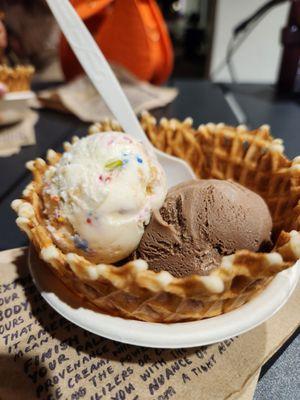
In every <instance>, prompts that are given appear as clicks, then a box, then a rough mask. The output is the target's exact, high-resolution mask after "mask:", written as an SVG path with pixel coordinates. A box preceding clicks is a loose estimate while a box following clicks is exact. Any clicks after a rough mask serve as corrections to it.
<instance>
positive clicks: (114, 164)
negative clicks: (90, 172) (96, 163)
mask: <svg viewBox="0 0 300 400" xmlns="http://www.w3.org/2000/svg"><path fill="white" fill-rule="evenodd" d="M122 165H123V161H122V160H114V161H109V162H108V163H106V164H105V166H104V167H105V169H106V170H108V171H112V170H113V169H115V168H118V167H122Z"/></svg>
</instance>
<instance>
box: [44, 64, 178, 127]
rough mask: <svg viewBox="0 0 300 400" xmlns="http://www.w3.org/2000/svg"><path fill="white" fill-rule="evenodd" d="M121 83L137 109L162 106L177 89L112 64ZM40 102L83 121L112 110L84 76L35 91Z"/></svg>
mask: <svg viewBox="0 0 300 400" xmlns="http://www.w3.org/2000/svg"><path fill="white" fill-rule="evenodd" d="M114 71H115V74H116V75H117V77H118V79H119V81H120V83H121V86H122V88H123V90H124V92H125V94H126V95H127V97H128V99H129V102H130V103H131V105H132V108H133V109H134V111H135V112H136V113H139V112H140V111H143V110H151V109H153V108H158V107H163V106H165V105H166V104H168V103H170V102H172V101H173V100H174V98H175V97H176V96H177V93H178V91H177V89H175V88H166V87H157V86H154V85H151V84H149V83H146V82H142V81H139V80H137V79H136V78H134V77H133V76H132V75H131V74H129V73H128V72H127V71H125V70H124V69H121V68H119V67H118V68H116V67H115V68H114ZM38 98H39V101H40V103H41V105H42V106H45V107H49V108H54V109H56V110H58V111H64V112H70V113H72V114H74V115H76V116H77V117H78V118H79V119H80V120H82V121H85V122H97V121H99V120H100V119H101V118H104V117H112V114H111V112H110V111H109V109H108V108H107V106H106V105H105V103H104V101H103V100H102V99H101V97H100V96H99V94H98V92H97V91H96V90H95V88H94V87H93V85H92V84H91V83H90V81H89V80H88V78H87V77H86V76H81V77H79V78H77V79H75V80H74V81H72V82H70V83H68V84H66V85H64V86H60V87H59V88H58V89H52V90H44V91H42V92H40V93H39V95H38Z"/></svg>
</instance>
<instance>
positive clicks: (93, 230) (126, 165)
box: [42, 132, 167, 263]
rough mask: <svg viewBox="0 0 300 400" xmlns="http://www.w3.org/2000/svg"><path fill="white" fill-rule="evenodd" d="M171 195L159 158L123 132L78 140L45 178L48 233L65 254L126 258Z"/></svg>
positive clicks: (96, 259)
mask: <svg viewBox="0 0 300 400" xmlns="http://www.w3.org/2000/svg"><path fill="white" fill-rule="evenodd" d="M166 193H167V185H166V177H165V174H164V171H163V170H162V167H161V166H160V164H159V163H158V162H157V160H156V158H155V156H154V155H153V154H152V153H149V151H148V150H146V148H145V147H144V146H143V145H142V144H141V143H140V142H137V141H135V140H133V139H132V138H131V137H130V136H128V135H126V134H124V133H120V132H105V133H96V134H94V135H91V136H88V137H85V138H83V139H80V140H79V141H77V142H76V143H74V144H73V145H72V146H71V147H70V149H68V151H66V152H65V153H64V154H63V156H62V158H61V159H60V161H59V162H58V163H57V164H55V165H54V166H52V167H50V168H49V169H48V170H47V172H46V173H45V175H44V190H43V194H42V195H43V200H44V208H45V214H46V215H47V216H48V223H47V228H48V230H49V231H50V232H51V234H52V237H53V239H54V241H55V242H56V243H57V244H58V245H59V246H60V248H63V249H64V251H65V252H70V251H74V249H75V250H76V252H78V253H79V254H81V253H83V254H84V256H85V257H86V258H87V259H90V260H92V261H93V262H97V263H104V262H105V263H112V262H116V261H118V260H121V259H123V258H125V257H127V256H128V255H129V254H130V253H132V251H133V250H135V248H136V247H137V246H138V244H139V241H140V239H141V237H142V235H143V232H144V226H145V225H146V224H148V222H149V220H150V216H151V213H152V211H153V210H155V209H159V208H160V207H161V206H162V204H163V201H164V199H165V196H166Z"/></svg>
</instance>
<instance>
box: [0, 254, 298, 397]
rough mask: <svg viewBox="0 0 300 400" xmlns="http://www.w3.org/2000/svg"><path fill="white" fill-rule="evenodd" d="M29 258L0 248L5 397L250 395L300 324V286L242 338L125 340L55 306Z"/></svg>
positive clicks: (1, 392) (0, 365)
mask: <svg viewBox="0 0 300 400" xmlns="http://www.w3.org/2000/svg"><path fill="white" fill-rule="evenodd" d="M26 257H27V251H26V249H15V250H8V251H5V252H2V253H0V282H1V285H0V377H1V379H0V398H1V399H7V400H10V399H21V400H23V399H34V398H41V399H90V400H99V399H116V400H124V399H129V400H133V399H135V400H138V399H145V400H148V399H160V400H162V399H172V400H173V399H183V398H184V399H186V400H188V399H203V400H225V399H227V400H228V399H230V400H237V399H243V400H250V399H251V398H252V396H253V392H254V389H255V383H256V380H257V377H258V373H259V369H260V367H261V365H262V364H263V363H265V362H266V360H267V359H268V358H269V357H270V356H271V355H272V354H273V353H274V351H276V349H278V348H279V347H280V346H281V345H282V344H283V343H284V341H285V340H286V339H287V338H288V337H289V336H290V335H291V334H292V333H293V332H294V331H295V329H296V328H297V326H298V325H299V322H300V316H299V308H298V307H299V302H300V286H298V287H297V289H296V290H295V292H294V294H293V295H292V297H291V299H290V300H289V302H288V303H287V304H286V305H285V306H284V307H283V309H282V310H281V311H279V312H278V313H277V314H276V315H275V316H274V317H273V318H271V319H270V320H269V321H268V322H266V323H264V324H263V325H261V326H259V327H257V328H255V329H254V330H252V331H250V332H248V333H246V334H244V335H241V336H240V337H236V338H233V339H229V340H225V341H223V342H220V343H217V344H214V345H210V346H204V347H198V348H193V349H176V350H165V349H146V348H142V347H136V346H131V345H125V344H122V343H118V342H114V341H111V340H107V339H104V338H101V337H99V336H96V335H93V334H91V333H88V332H86V331H84V330H82V329H81V328H79V327H76V326H75V325H73V324H72V323H70V322H68V321H67V320H65V319H64V318H62V317H61V316H60V315H58V314H57V313H56V312H55V311H54V310H52V309H51V307H50V306H48V305H47V304H46V303H45V302H44V301H43V300H42V299H41V297H40V295H39V293H38V292H37V290H36V288H35V286H34V284H33V282H32V279H31V276H30V275H29V272H28V268H27V260H26ZM44 268H45V267H44ZM51 277H52V275H50V279H51ZM53 279H54V278H53ZM65 290H66V291H67V289H65Z"/></svg>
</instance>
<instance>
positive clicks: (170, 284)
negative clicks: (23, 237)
mask: <svg viewBox="0 0 300 400" xmlns="http://www.w3.org/2000/svg"><path fill="white" fill-rule="evenodd" d="M141 123H142V125H143V127H144V129H145V131H146V133H147V135H148V136H149V138H150V140H151V141H152V142H153V144H154V145H155V146H156V147H157V148H159V149H161V150H163V151H166V152H167V153H169V154H173V155H176V156H179V157H181V158H183V159H185V160H186V161H187V162H188V163H189V164H190V165H191V166H192V167H193V168H194V170H195V172H196V174H197V176H198V177H199V178H217V179H233V180H234V181H236V182H239V183H241V184H242V185H245V186H247V187H248V188H250V189H252V190H254V191H255V192H257V193H259V194H260V195H261V196H262V197H263V198H264V199H265V201H266V202H267V204H268V206H269V208H270V211H271V214H272V217H273V223H274V232H273V237H274V240H275V243H276V244H275V246H274V249H273V250H272V252H270V253H253V252H250V251H248V250H241V251H237V252H236V253H235V254H233V255H230V256H224V257H223V258H222V261H221V265H220V267H219V268H217V269H215V270H214V271H213V272H211V273H210V275H208V276H199V275H191V276H188V277H185V278H179V279H178V278H175V277H173V276H172V275H170V274H169V273H168V272H166V271H162V272H159V273H156V272H154V271H150V270H149V269H148V266H147V263H146V262H145V261H143V260H135V261H131V262H128V263H126V264H125V265H123V266H121V267H117V266H113V265H106V264H99V265H95V264H93V263H92V262H91V261H89V260H87V259H86V258H85V257H84V256H83V255H82V253H81V255H80V254H76V253H64V252H63V250H62V248H59V247H58V246H57V245H56V244H55V243H54V242H53V239H52V237H51V234H50V233H49V231H48V230H47V228H46V216H45V215H43V208H44V207H43V200H42V196H41V190H42V186H43V182H42V178H43V174H44V172H45V171H46V170H47V168H49V166H51V165H53V164H55V163H56V162H57V161H58V160H59V158H60V156H61V155H60V154H58V153H56V152H54V151H53V150H50V151H49V152H48V155H47V163H46V162H45V161H44V160H42V159H40V158H38V159H36V160H35V161H31V162H29V163H27V167H28V168H29V169H30V170H31V171H32V173H33V181H32V182H31V183H30V184H29V185H28V186H27V188H26V189H25V190H24V192H23V199H21V200H15V201H14V202H13V203H12V207H13V208H14V210H15V211H16V212H17V214H18V218H17V221H16V222H17V224H18V226H19V227H20V228H21V229H22V230H23V231H25V232H26V233H27V235H28V237H29V238H30V240H31V241H32V242H33V243H34V245H35V248H36V249H37V251H38V252H39V254H40V257H41V258H42V259H43V260H44V261H46V262H47V263H48V264H49V265H50V266H51V268H52V270H53V271H54V272H55V273H56V274H57V275H58V276H59V277H60V279H62V281H63V282H64V283H65V284H66V285H67V286H68V287H69V288H71V289H72V290H73V291H74V292H75V293H77V294H78V296H82V297H84V298H86V299H88V300H89V301H90V302H92V303H93V304H95V305H96V306H97V307H98V308H99V309H100V310H101V311H102V312H106V313H108V314H111V315H117V316H121V317H125V318H134V319H140V320H144V321H153V322H178V321H189V320H198V319H201V318H206V317H212V316H215V315H219V314H222V313H224V312H228V311H230V310H233V309H235V308H237V307H239V306H240V305H242V304H244V303H245V302H247V301H249V300H250V299H251V298H252V297H253V296H255V295H257V293H259V292H260V291H261V290H263V288H264V287H265V286H266V285H267V284H268V282H269V281H270V280H271V279H272V278H273V277H274V276H275V275H276V274H277V273H278V272H280V271H282V270H284V269H286V268H289V267H290V266H292V265H293V264H294V263H295V262H296V261H297V260H298V258H299V257H300V233H299V232H298V230H299V210H300V205H299V199H300V186H299V183H300V158H295V159H294V160H293V161H289V160H288V159H287V158H286V157H285V156H284V155H283V154H282V153H283V146H282V141H281V140H280V139H276V140H274V139H273V138H272V137H271V135H270V133H269V127H268V126H262V127H260V128H259V129H256V130H253V131H248V130H247V129H246V128H245V127H244V126H238V127H236V128H234V127H230V126H226V125H224V124H218V125H215V124H211V123H210V124H206V125H201V126H200V127H199V128H198V129H193V128H192V120H191V119H187V120H185V121H183V122H180V121H178V120H167V119H162V120H161V121H160V123H159V124H157V123H156V121H155V119H154V118H153V117H152V116H151V115H149V114H148V113H146V114H143V116H142V119H141ZM105 130H120V126H119V125H118V124H116V123H115V122H113V121H109V120H106V121H103V122H101V123H98V124H95V125H93V126H92V127H91V129H90V133H91V134H93V133H96V132H99V131H105ZM74 140H76V138H75V139H74ZM69 146H70V144H69V143H66V144H65V149H68V147H69ZM282 229H284V230H285V231H283V230H282ZM60 247H62V246H60ZM77 253H78V252H77Z"/></svg>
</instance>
